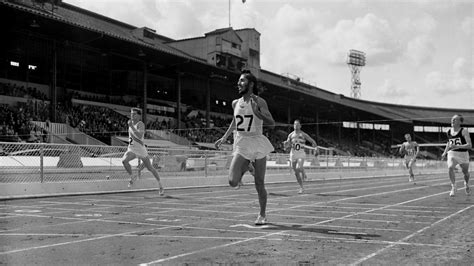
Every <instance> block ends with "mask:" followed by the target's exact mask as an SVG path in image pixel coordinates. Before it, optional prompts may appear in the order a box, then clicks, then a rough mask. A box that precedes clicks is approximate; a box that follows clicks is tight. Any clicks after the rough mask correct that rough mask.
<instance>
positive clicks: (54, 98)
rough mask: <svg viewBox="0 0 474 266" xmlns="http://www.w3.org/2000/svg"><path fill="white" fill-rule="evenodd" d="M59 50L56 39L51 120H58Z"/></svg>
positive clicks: (53, 59) (53, 60)
mask: <svg viewBox="0 0 474 266" xmlns="http://www.w3.org/2000/svg"><path fill="white" fill-rule="evenodd" d="M57 68H58V51H57V47H56V41H53V54H52V71H51V72H52V76H51V86H50V88H49V89H50V95H51V105H50V111H51V112H50V118H51V122H58V120H57V109H56V106H57V105H58V88H57V79H58V71H57Z"/></svg>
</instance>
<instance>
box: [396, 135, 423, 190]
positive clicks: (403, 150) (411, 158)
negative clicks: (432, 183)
mask: <svg viewBox="0 0 474 266" xmlns="http://www.w3.org/2000/svg"><path fill="white" fill-rule="evenodd" d="M405 140H406V141H405V142H403V143H402V146H400V154H402V155H404V157H405V158H404V159H405V167H406V168H407V169H408V175H409V177H408V181H409V182H413V183H415V175H414V174H413V165H414V164H415V162H416V157H417V156H418V153H420V147H419V146H418V143H416V141H412V140H411V135H410V134H405Z"/></svg>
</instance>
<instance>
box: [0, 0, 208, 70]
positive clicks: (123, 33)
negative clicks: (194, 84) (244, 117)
mask: <svg viewBox="0 0 474 266" xmlns="http://www.w3.org/2000/svg"><path fill="white" fill-rule="evenodd" d="M60 2H61V1H60ZM0 4H1V5H5V6H9V7H12V8H15V9H18V10H21V11H24V12H28V13H31V14H34V15H37V16H40V17H44V18H47V19H51V20H55V21H58V22H61V23H65V24H69V25H72V26H75V27H79V28H82V29H85V30H89V31H93V32H97V33H100V34H103V35H106V36H110V37H113V38H117V39H120V40H124V41H127V42H131V43H135V44H137V45H140V46H143V47H147V48H151V49H154V50H157V51H160V52H164V53H167V54H171V55H175V56H179V57H182V58H185V59H189V60H193V61H198V62H200V63H205V61H203V60H201V59H199V58H196V57H194V56H191V55H189V54H187V53H185V52H183V51H181V50H178V49H176V48H173V47H171V46H169V45H166V44H164V42H166V41H171V40H172V39H170V38H168V37H165V36H162V35H159V34H156V33H153V38H147V39H146V40H145V38H137V36H136V35H134V31H135V30H138V29H141V28H137V27H135V26H132V25H129V24H126V23H124V22H120V21H117V20H114V19H111V18H108V17H105V16H102V15H100V14H97V13H94V12H91V11H88V10H85V9H82V8H79V7H77V6H73V5H70V4H67V3H60V4H59V5H57V6H54V9H53V7H52V6H51V5H50V4H49V3H47V4H44V5H41V4H39V3H37V2H35V1H33V0H16V1H7V0H0Z"/></svg>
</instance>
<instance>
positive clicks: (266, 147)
mask: <svg viewBox="0 0 474 266" xmlns="http://www.w3.org/2000/svg"><path fill="white" fill-rule="evenodd" d="M273 150H274V148H273V145H272V144H271V143H270V141H269V140H268V139H267V137H265V136H264V135H261V134H259V135H253V136H243V135H241V134H239V133H237V134H236V136H235V137H234V155H235V154H240V155H241V156H242V157H244V158H245V159H247V160H249V161H254V160H257V159H262V158H265V157H266V156H267V155H268V154H270V152H272V151H273Z"/></svg>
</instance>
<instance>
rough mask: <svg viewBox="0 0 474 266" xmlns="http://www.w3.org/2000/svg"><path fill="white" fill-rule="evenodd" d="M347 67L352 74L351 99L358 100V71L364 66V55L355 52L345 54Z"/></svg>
mask: <svg viewBox="0 0 474 266" xmlns="http://www.w3.org/2000/svg"><path fill="white" fill-rule="evenodd" d="M347 65H348V66H349V68H350V70H351V73H352V84H351V97H352V98H360V85H361V84H362V83H361V82H360V70H361V69H362V67H363V66H365V53H364V52H361V51H357V50H349V53H348V54H347Z"/></svg>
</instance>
